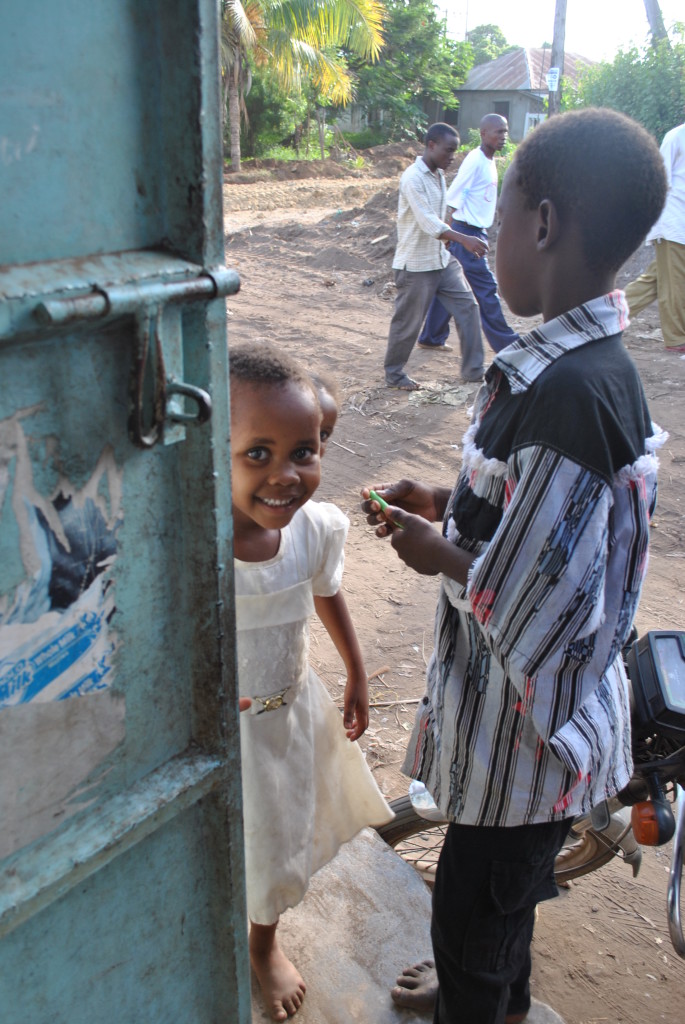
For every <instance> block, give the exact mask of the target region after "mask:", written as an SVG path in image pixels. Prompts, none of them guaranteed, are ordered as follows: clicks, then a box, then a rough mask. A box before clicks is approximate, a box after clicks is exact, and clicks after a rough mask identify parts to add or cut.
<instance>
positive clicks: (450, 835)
mask: <svg viewBox="0 0 685 1024" xmlns="http://www.w3.org/2000/svg"><path fill="white" fill-rule="evenodd" d="M570 827H571V820H570V819H567V820H566V821H561V822H553V823H549V824H547V823H546V824H541V825H521V826H520V827H517V828H477V827H474V826H470V825H450V826H449V827H448V829H447V836H446V838H445V843H444V846H443V848H442V853H441V854H440V860H439V862H438V869H437V874H436V879H435V889H434V891H433V916H432V922H431V938H432V940H433V955H434V957H435V966H436V969H437V973H438V982H439V994H438V1001H437V1004H436V1008H435V1016H434V1024H503V1022H504V1018H505V1016H506V1014H507V1013H523V1012H525V1011H526V1010H527V1009H528V1008H529V1007H530V988H529V979H530V969H531V963H530V944H531V940H532V938H533V924H534V921H535V907H536V904H538V903H541V902H542V901H543V900H548V899H551V898H552V897H553V896H556V895H557V886H556V883H555V881H554V859H555V857H556V855H557V853H558V852H559V850H560V849H561V847H562V846H563V843H564V840H565V838H566V835H567V833H568V830H569V828H570Z"/></svg>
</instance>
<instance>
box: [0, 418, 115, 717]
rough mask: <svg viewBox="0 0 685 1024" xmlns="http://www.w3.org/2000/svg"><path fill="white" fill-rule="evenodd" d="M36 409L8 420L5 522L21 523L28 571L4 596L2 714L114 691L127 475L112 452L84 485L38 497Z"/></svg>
mask: <svg viewBox="0 0 685 1024" xmlns="http://www.w3.org/2000/svg"><path fill="white" fill-rule="evenodd" d="M32 411H34V410H23V411H22V412H19V413H16V414H15V415H14V416H12V417H10V418H9V419H7V420H4V421H2V422H0V519H1V520H2V521H3V522H5V523H6V524H7V523H9V524H10V525H12V522H13V523H14V525H15V528H16V533H17V534H18V538H19V552H20V556H21V562H22V564H23V568H24V579H22V580H21V582H19V583H18V584H17V585H16V586H14V587H13V588H11V589H10V591H9V592H4V593H3V594H2V595H1V596H0V709H2V708H3V707H10V706H13V705H17V704H26V703H29V702H33V701H35V702H45V701H56V700H65V699H67V698H69V697H77V696H82V695H84V694H87V693H94V692H97V691H100V690H105V689H107V688H108V687H109V686H110V685H111V683H112V679H113V657H114V652H115V649H116V645H117V638H116V633H115V631H114V630H113V629H112V628H111V619H112V615H113V613H114V585H113V581H112V579H111V574H110V572H109V570H110V569H111V567H112V565H113V564H114V561H115V559H116V555H117V539H116V535H117V530H118V528H119V526H120V525H121V485H122V475H123V472H122V470H120V469H118V468H117V466H116V463H115V460H114V453H113V451H112V450H111V448H109V447H107V448H105V449H104V450H103V452H102V453H101V455H100V458H99V459H98V462H97V465H96V466H95V469H94V470H93V473H92V474H91V476H90V478H89V479H88V481H87V482H86V484H85V485H84V486H83V487H80V488H76V487H74V486H72V485H71V484H70V482H69V481H68V480H66V479H61V480H60V481H59V484H58V485H57V486H56V487H55V489H54V493H53V494H52V495H51V496H50V497H46V496H45V495H42V494H40V493H39V492H38V491H37V489H36V488H35V486H34V482H33V471H32V465H31V460H30V456H29V450H28V444H27V440H26V437H25V435H24V431H23V428H22V424H21V419H22V418H23V416H25V415H26V414H27V413H30V412H32ZM6 503H7V507H6ZM8 516H9V520H8Z"/></svg>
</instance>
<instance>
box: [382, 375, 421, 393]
mask: <svg viewBox="0 0 685 1024" xmlns="http://www.w3.org/2000/svg"><path fill="white" fill-rule="evenodd" d="M385 386H386V387H388V388H394V390H395V391H418V390H419V388H420V387H421V385H420V384H419V383H418V381H415V380H412V379H411V377H403V378H402V380H400V381H398V382H397V383H396V384H394V383H393V382H392V381H389V380H388V381H386V382H385Z"/></svg>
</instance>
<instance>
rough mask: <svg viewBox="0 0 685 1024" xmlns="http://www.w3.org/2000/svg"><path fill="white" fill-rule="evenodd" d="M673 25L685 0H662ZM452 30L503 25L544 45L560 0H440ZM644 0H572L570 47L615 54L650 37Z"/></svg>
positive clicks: (683, 14)
mask: <svg viewBox="0 0 685 1024" xmlns="http://www.w3.org/2000/svg"><path fill="white" fill-rule="evenodd" d="M660 4H661V13H662V14H663V17H664V23H665V25H666V28H668V27H669V26H670V25H671V24H672V23H673V22H674V21H681V22H682V21H685V2H684V0H660ZM435 5H436V7H437V9H438V13H439V14H442V15H443V16H445V17H446V18H447V31H448V33H449V34H450V35H451V36H452V37H453V38H455V39H463V38H464V32H465V29H472V28H475V27H476V26H477V25H489V24H492V25H499V27H500V28H501V29H502V31H503V32H504V35H505V37H506V40H507V42H508V43H513V44H515V45H517V46H542V44H543V43H545V42H547V43H551V42H552V36H553V35H554V11H555V7H556V2H555V0H435ZM648 36H649V23H648V21H647V15H646V14H645V5H644V2H643V0H568V2H567V8H566V44H565V49H567V50H569V51H571V52H573V53H580V54H582V56H583V57H589V58H590V60H608V61H611V60H613V58H614V56H615V55H616V53H617V52H618V50H619V49H624V50H625V49H628V47H629V46H630V45H631V44H635V45H636V46H638V47H641V46H643V45H644V44H645V43H646V42H648Z"/></svg>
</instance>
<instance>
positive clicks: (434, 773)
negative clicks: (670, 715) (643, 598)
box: [404, 291, 664, 826]
mask: <svg viewBox="0 0 685 1024" xmlns="http://www.w3.org/2000/svg"><path fill="white" fill-rule="evenodd" d="M627 323H628V320H627V306H626V304H625V300H624V297H623V293H622V292H618V291H616V292H612V293H611V294H610V295H606V296H604V297H602V298H598V299H593V300H592V301H591V302H588V303H587V304H585V305H583V306H580V307H578V308H577V309H574V310H572V311H571V312H569V313H566V314H565V315H563V316H561V317H558V318H557V319H555V320H552V321H550V322H548V323H546V324H544V325H543V326H542V327H540V328H537V329H536V330H534V331H532V332H531V333H530V334H527V335H524V336H522V337H520V338H519V339H518V340H517V341H515V342H514V343H513V344H511V345H510V346H508V347H507V348H506V349H504V350H503V351H502V352H500V353H499V355H498V356H497V358H496V360H495V361H494V363H493V365H492V366H491V367H490V369H489V370H488V373H487V375H486V379H485V384H484V385H483V387H482V388H481V390H480V392H479V394H478V397H477V400H476V405H475V409H474V418H473V421H472V424H471V426H470V428H469V429H468V431H467V433H466V435H465V437H464V459H463V466H462V470H461V473H460V475H459V478H458V480H457V483H456V486H455V488H454V491H453V492H452V496H451V498H450V501H449V502H448V506H447V511H446V514H445V519H444V525H443V533H444V535H445V536H446V537H447V538H448V539H449V540H451V541H452V542H453V543H454V544H456V545H458V546H459V547H462V548H465V549H466V550H467V551H470V552H473V553H475V555H476V560H475V561H474V563H473V565H472V568H471V572H470V574H469V581H468V585H467V587H465V588H464V587H461V586H459V585H458V584H457V583H455V582H454V581H453V580H450V579H448V578H444V577H443V580H442V587H441V594H440V600H439V604H438V609H437V613H436V626H435V652H434V654H433V657H432V659H431V662H430V665H429V668H428V680H427V693H426V696H425V697H424V699H423V702H422V704H421V705H420V706H419V712H418V715H417V720H416V724H415V727H414V733H413V736H412V741H411V743H410V747H409V751H408V753H407V758H406V761H405V765H404V770H405V772H406V773H407V774H409V775H411V776H412V777H413V778H419V779H421V780H422V781H424V782H425V783H426V786H427V788H428V789H429V790H430V792H431V793H432V794H433V797H434V799H435V801H436V803H437V804H438V806H439V807H440V809H441V810H442V811H443V813H444V814H445V815H446V816H447V817H448V818H449V820H451V821H455V822H460V823H462V824H468V825H480V826H514V825H523V824H532V823H536V822H546V821H555V820H558V819H561V818H565V817H568V816H571V815H576V814H580V813H585V812H586V811H588V809H589V808H590V807H591V806H593V805H595V804H597V803H599V802H601V801H602V800H604V799H605V798H607V797H609V796H612V795H613V794H615V793H616V792H618V791H619V790H620V789H622V788H623V787H624V786H625V785H626V784H627V782H628V780H629V778H630V774H631V770H632V760H631V752H630V719H629V701H628V690H627V683H626V678H625V673H624V670H623V666H622V661H621V648H622V646H623V644H624V642H625V640H626V638H627V636H628V633H629V630H630V626H631V624H632V621H633V617H634V615H635V611H636V608H637V604H638V600H639V596H640V589H641V586H642V581H643V579H644V575H645V571H646V567H647V548H648V534H649V517H650V514H651V512H652V510H653V506H654V503H655V499H656V470H657V459H656V456H655V454H654V451H655V449H656V448H657V447H658V446H659V444H661V443H663V440H664V435H662V434H661V432H660V431H658V429H655V428H654V427H653V425H652V422H651V419H650V416H649V411H648V409H647V405H646V401H645V397H644V394H643V390H642V386H641V383H640V379H639V377H638V374H637V370H636V368H635V366H634V364H633V362H632V360H631V359H630V357H629V355H628V353H627V352H626V350H625V348H624V346H623V343H622V340H621V332H622V330H623V328H624V327H625V326H627Z"/></svg>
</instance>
